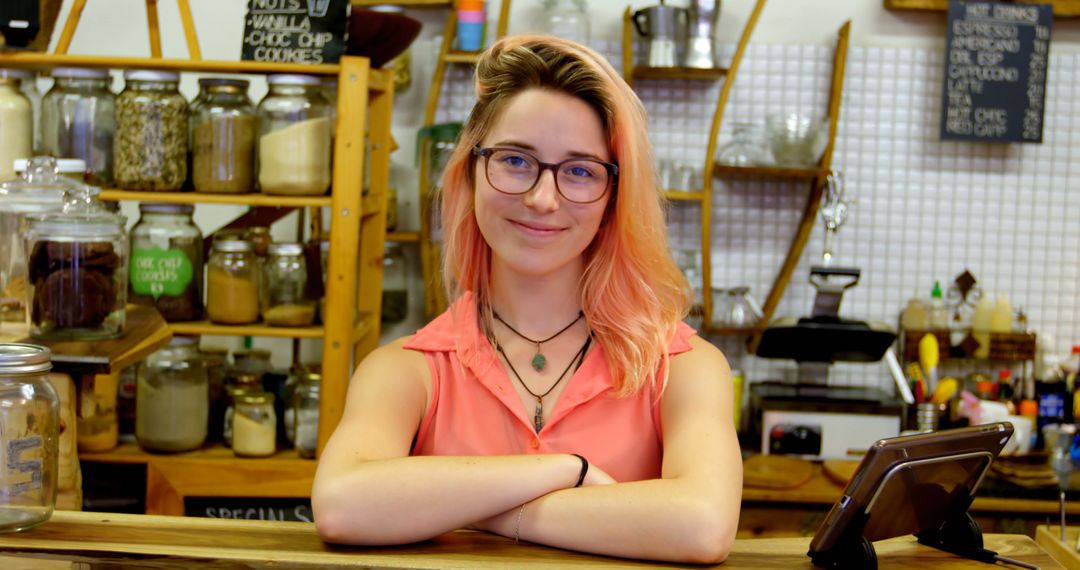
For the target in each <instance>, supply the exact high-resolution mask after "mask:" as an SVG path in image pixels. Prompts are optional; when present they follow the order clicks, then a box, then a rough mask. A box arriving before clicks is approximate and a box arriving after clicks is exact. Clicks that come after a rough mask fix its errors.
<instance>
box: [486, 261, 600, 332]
mask: <svg viewBox="0 0 1080 570" xmlns="http://www.w3.org/2000/svg"><path fill="white" fill-rule="evenodd" d="M581 274H582V267H581V266H580V265H574V266H570V267H566V268H564V270H561V271H557V272H554V273H549V274H547V275H543V276H536V275H523V274H521V273H517V272H514V271H512V270H510V269H509V268H507V267H506V266H505V265H501V264H499V263H497V262H496V263H493V264H492V268H491V306H492V308H493V309H494V310H495V312H497V313H499V316H500V317H502V318H503V319H504V320H506V322H508V323H510V324H511V325H512V326H513V327H514V328H516V329H517V330H519V331H521V333H522V334H525V335H528V336H533V335H535V336H536V337H542V336H547V335H549V334H551V333H553V332H555V331H558V330H559V329H561V328H563V327H565V326H566V324H567V323H569V322H570V321H571V320H573V319H574V318H575V317H577V315H578V312H579V311H581V289H580V287H581Z"/></svg>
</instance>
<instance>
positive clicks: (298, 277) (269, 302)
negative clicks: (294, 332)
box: [262, 243, 315, 327]
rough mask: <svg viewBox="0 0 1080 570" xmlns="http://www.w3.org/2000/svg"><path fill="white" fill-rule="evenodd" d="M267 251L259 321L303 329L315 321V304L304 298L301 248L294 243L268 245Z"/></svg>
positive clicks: (305, 285)
mask: <svg viewBox="0 0 1080 570" xmlns="http://www.w3.org/2000/svg"><path fill="white" fill-rule="evenodd" d="M269 252H270V257H269V258H268V259H267V261H266V267H265V268H264V278H263V282H264V286H265V289H264V291H265V296H264V297H263V310H262V315H263V321H265V322H266V324H268V325H271V326H281V327H304V326H308V325H310V324H311V323H313V322H315V301H314V300H311V299H308V298H307V296H306V289H307V266H306V265H305V263H304V247H303V246H302V245H300V244H298V243H272V244H270V249H269Z"/></svg>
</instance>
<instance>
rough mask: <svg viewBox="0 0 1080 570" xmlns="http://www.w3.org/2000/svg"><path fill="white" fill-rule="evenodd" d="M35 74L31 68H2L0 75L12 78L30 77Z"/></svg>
mask: <svg viewBox="0 0 1080 570" xmlns="http://www.w3.org/2000/svg"><path fill="white" fill-rule="evenodd" d="M33 76H34V72H32V71H30V70H29V69H9V68H0V77H3V78H11V79H29V78H31V77H33Z"/></svg>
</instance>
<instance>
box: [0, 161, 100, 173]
mask: <svg viewBox="0 0 1080 570" xmlns="http://www.w3.org/2000/svg"><path fill="white" fill-rule="evenodd" d="M29 164H30V159H29V158H16V159H15V172H26V168H27V166H29ZM56 171H57V172H59V173H60V174H86V161H85V160H83V159H81V158H57V159H56Z"/></svg>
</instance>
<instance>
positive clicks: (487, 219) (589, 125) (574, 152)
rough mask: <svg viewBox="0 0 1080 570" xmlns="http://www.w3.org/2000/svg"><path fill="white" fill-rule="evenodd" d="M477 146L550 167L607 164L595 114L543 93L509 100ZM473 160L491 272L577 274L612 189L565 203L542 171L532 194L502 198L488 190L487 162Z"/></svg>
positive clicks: (580, 103)
mask: <svg viewBox="0 0 1080 570" xmlns="http://www.w3.org/2000/svg"><path fill="white" fill-rule="evenodd" d="M480 146H481V147H482V148H490V147H500V148H510V149H516V150H520V151H524V152H525V153H528V154H531V155H532V156H534V157H536V159H537V160H539V161H541V162H546V163H550V164H554V163H558V162H561V161H564V160H566V159H569V158H590V159H593V160H599V161H602V162H612V157H611V155H610V152H609V150H608V146H607V140H606V137H605V136H604V130H603V127H602V126H601V123H600V117H599V116H598V115H597V114H596V111H594V110H593V109H592V107H590V106H589V105H588V104H586V103H585V102H584V101H582V100H580V99H577V98H575V97H572V96H570V95H566V94H564V93H558V92H555V91H548V90H542V89H530V90H528V91H524V92H522V93H520V94H519V95H517V96H515V97H514V98H513V99H511V100H510V101H509V103H507V105H506V107H505V108H504V109H503V111H502V113H501V114H500V115H499V116H498V118H497V119H496V120H495V123H494V125H493V126H492V129H491V131H490V132H489V133H488V135H487V137H485V139H484V140H483V141H481V143H480ZM475 162H476V166H475V170H474V172H473V174H474V179H475V180H476V193H475V208H476V210H475V211H476V221H477V224H478V225H479V227H480V232H481V233H482V234H483V235H484V239H485V240H486V241H487V243H488V245H489V246H490V247H491V250H492V254H493V259H492V264H493V266H495V267H499V266H500V265H501V266H504V267H506V268H508V269H511V270H513V271H515V272H518V273H521V274H525V275H530V276H540V275H546V274H549V273H552V272H555V271H558V270H560V269H573V270H577V271H580V269H581V262H582V260H581V253H582V252H583V251H584V250H585V248H586V247H588V245H589V244H590V243H591V242H592V240H593V237H595V236H596V232H597V229H598V228H599V227H600V221H601V219H602V218H603V215H604V210H605V208H606V207H607V203H608V200H610V199H611V189H610V188H609V189H608V191H607V192H606V193H605V194H604V197H603V198H601V199H599V200H597V201H595V202H592V203H588V204H578V203H574V202H570V201H568V200H566V199H565V198H564V197H562V196H561V195H560V194H559V192H558V190H557V189H556V186H555V173H554V172H553V171H552V170H550V169H548V170H543V171H542V173H541V175H540V179H539V180H538V181H537V183H536V185H535V186H534V187H533V189H532V190H530V191H528V192H527V193H525V194H518V195H509V194H504V193H502V192H499V191H498V190H496V189H495V188H493V187H492V186H491V184H490V182H489V181H488V177H487V176H486V173H485V165H486V163H487V160H486V159H484V158H482V157H477V158H476V159H475Z"/></svg>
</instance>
